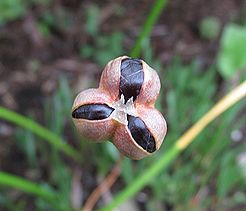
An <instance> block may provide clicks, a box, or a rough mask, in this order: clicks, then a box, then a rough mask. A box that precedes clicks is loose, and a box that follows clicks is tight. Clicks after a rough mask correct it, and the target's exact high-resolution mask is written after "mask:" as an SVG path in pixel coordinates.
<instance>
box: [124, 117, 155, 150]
mask: <svg viewBox="0 0 246 211" xmlns="http://www.w3.org/2000/svg"><path fill="white" fill-rule="evenodd" d="M127 120H128V129H129V130H130V132H131V135H132V137H133V139H134V140H135V141H136V142H137V143H138V144H139V145H140V146H141V147H142V148H143V149H144V150H146V151H147V152H150V153H152V152H154V151H155V150H156V145H155V139H154V137H153V136H152V134H151V133H150V131H149V130H148V128H147V127H146V125H145V123H144V122H143V121H142V120H141V119H140V118H139V117H134V116H130V115H128V116H127Z"/></svg>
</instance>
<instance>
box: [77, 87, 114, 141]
mask: <svg viewBox="0 0 246 211" xmlns="http://www.w3.org/2000/svg"><path fill="white" fill-rule="evenodd" d="M110 104H111V98H110V97H109V96H108V95H107V94H106V93H105V92H103V91H101V90H100V89H87V90H85V91H83V92H81V93H80V94H79V95H78V96H77V97H76V99H75V101H74V104H73V109H72V117H73V122H74V124H75V126H76V127H77V129H78V130H79V132H80V133H81V134H82V135H84V136H86V137H87V138H89V139H91V140H93V141H95V142H100V141H103V140H105V139H108V138H111V137H112V135H113V132H114V129H115V124H114V122H113V121H112V119H111V118H109V117H110V114H111V113H112V112H113V110H114V109H113V108H112V107H110ZM92 117H93V118H92Z"/></svg>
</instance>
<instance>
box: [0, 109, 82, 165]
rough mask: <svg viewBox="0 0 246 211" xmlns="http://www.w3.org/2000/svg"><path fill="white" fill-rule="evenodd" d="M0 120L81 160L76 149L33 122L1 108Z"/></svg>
mask: <svg viewBox="0 0 246 211" xmlns="http://www.w3.org/2000/svg"><path fill="white" fill-rule="evenodd" d="M0 118H1V119H4V120H7V121H9V122H12V123H15V124H17V125H19V126H21V127H23V128H26V129H29V130H31V131H32V132H33V133H34V134H36V135H38V136H39V137H41V138H43V139H44V140H46V141H48V142H49V143H50V144H52V145H53V146H54V147H56V148H57V149H59V150H61V151H63V152H64V153H65V154H67V155H68V156H70V157H72V158H74V159H75V160H79V158H80V155H79V153H78V152H77V151H76V150H75V149H74V148H72V147H71V146H69V145H68V144H67V143H65V141H64V140H63V139H62V138H60V137H59V136H58V135H56V134H55V133H52V132H51V131H50V130H48V129H46V128H44V127H43V126H41V125H39V124H38V123H36V122H34V121H33V120H31V119H29V118H27V117H24V116H22V115H20V114H18V113H16V112H13V111H10V110H9V109H7V108H4V107H1V106H0Z"/></svg>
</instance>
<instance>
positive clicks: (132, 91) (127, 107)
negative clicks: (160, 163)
mask: <svg viewBox="0 0 246 211" xmlns="http://www.w3.org/2000/svg"><path fill="white" fill-rule="evenodd" d="M159 91H160V80H159V77H158V75H157V73H156V71H155V70H154V69H152V68H151V67H149V66H148V65H147V64H146V63H145V62H144V61H142V60H140V59H132V58H129V57H127V56H122V57H118V58H116V59H114V60H112V61H110V62H109V63H108V64H107V65H106V67H105V69H104V70H103V72H102V76H101V79H100V85H99V88H97V89H87V90H85V91H82V92H81V93H80V94H79V95H78V96H77V97H76V99H75V101H74V104H73V108H72V117H73V121H74V123H75V125H76V127H77V129H78V130H79V132H80V133H81V134H82V135H84V136H86V137H88V138H89V139H91V140H93V141H95V142H101V141H104V140H106V139H109V140H112V143H113V144H114V145H115V146H116V147H117V148H118V149H119V151H120V152H121V153H123V154H124V155H126V156H128V157H130V158H132V159H137V160H138V159H141V158H143V157H145V156H148V155H151V154H152V153H153V152H155V151H156V150H158V149H159V148H160V146H161V144H162V142H163V139H164V137H165V135H166V131H167V125H166V121H165V119H164V117H163V116H162V114H161V113H160V112H159V111H158V110H157V109H155V107H154V104H155V101H156V99H157V97H158V95H159Z"/></svg>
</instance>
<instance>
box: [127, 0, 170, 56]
mask: <svg viewBox="0 0 246 211" xmlns="http://www.w3.org/2000/svg"><path fill="white" fill-rule="evenodd" d="M166 5H167V0H157V1H156V2H155V4H154V6H153V7H152V9H151V12H150V14H149V16H148V17H147V19H146V21H145V22H144V25H143V29H142V31H141V33H140V35H139V37H138V39H137V41H136V43H135V46H134V47H133V49H132V52H131V54H130V55H131V57H139V55H140V52H141V48H142V45H143V42H144V41H145V40H146V39H147V38H148V37H149V35H150V33H151V31H152V28H153V26H154V24H155V22H156V21H157V19H158V17H159V16H160V14H161V12H162V10H163V9H164V8H165V6H166Z"/></svg>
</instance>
